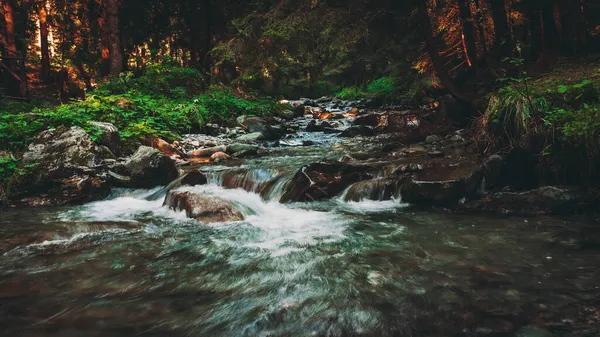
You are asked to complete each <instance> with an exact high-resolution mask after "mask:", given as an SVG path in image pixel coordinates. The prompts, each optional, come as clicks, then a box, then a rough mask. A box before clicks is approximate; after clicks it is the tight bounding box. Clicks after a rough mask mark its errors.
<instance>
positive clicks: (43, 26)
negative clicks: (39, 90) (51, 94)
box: [38, 0, 50, 83]
mask: <svg viewBox="0 0 600 337" xmlns="http://www.w3.org/2000/svg"><path fill="white" fill-rule="evenodd" d="M38 16H39V17H38V19H39V22H40V47H41V63H40V80H42V82H44V83H47V82H48V81H49V79H50V48H49V43H48V12H47V3H46V0H41V1H40V3H39V9H38Z"/></svg>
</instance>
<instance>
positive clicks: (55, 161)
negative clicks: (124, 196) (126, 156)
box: [7, 126, 114, 206]
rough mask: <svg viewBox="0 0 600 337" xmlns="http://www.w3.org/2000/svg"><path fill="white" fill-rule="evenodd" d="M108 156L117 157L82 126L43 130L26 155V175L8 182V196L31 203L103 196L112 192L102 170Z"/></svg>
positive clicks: (71, 201) (50, 203) (81, 200)
mask: <svg viewBox="0 0 600 337" xmlns="http://www.w3.org/2000/svg"><path fill="white" fill-rule="evenodd" d="M107 159H114V155H113V154H112V152H111V151H110V150H109V149H108V148H106V147H105V146H99V145H97V144H96V143H94V142H93V141H92V139H91V138H90V136H88V134H87V133H86V132H85V131H84V130H83V129H82V128H80V127H75V126H74V127H70V128H67V127H59V128H57V129H55V130H47V131H43V132H41V133H40V134H38V135H37V136H36V137H35V138H34V140H33V142H32V143H31V144H30V145H29V149H28V151H27V152H26V153H25V154H24V155H23V160H22V167H21V169H22V172H23V174H22V175H15V176H14V177H13V178H12V180H11V181H10V182H9V184H8V187H7V194H8V197H9V198H10V199H11V201H13V202H16V203H20V204H27V205H31V206H53V205H65V204H78V203H85V202H90V201H93V200H98V199H101V198H103V197H105V196H106V195H107V194H108V192H109V191H110V183H109V178H108V174H107V173H106V172H104V171H103V170H102V169H101V165H102V164H103V162H104V160H107Z"/></svg>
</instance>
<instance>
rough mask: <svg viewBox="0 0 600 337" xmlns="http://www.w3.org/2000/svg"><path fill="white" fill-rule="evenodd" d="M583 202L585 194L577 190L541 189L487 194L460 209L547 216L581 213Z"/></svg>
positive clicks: (546, 187) (584, 203)
mask: <svg viewBox="0 0 600 337" xmlns="http://www.w3.org/2000/svg"><path fill="white" fill-rule="evenodd" d="M587 202H588V198H587V195H586V194H585V193H584V192H583V191H582V190H581V189H579V188H575V187H557V186H544V187H540V188H538V189H534V190H531V191H526V192H499V193H493V194H489V195H487V196H485V197H484V198H483V199H481V200H473V201H469V202H468V203H466V204H465V205H464V208H465V209H466V210H469V211H477V212H487V213H499V214H514V215H523V216H529V215H550V214H567V213H573V212H576V211H579V210H584V209H585V208H586V206H587Z"/></svg>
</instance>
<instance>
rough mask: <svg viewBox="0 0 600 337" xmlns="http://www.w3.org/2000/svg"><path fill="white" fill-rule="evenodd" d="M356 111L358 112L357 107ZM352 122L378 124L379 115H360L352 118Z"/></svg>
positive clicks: (369, 124)
mask: <svg viewBox="0 0 600 337" xmlns="http://www.w3.org/2000/svg"><path fill="white" fill-rule="evenodd" d="M355 109H356V108H355ZM353 110H354V109H353ZM356 113H358V109H356ZM352 124H354V125H366V126H372V127H376V126H378V125H379V115H377V114H368V115H364V116H360V117H358V118H356V119H355V120H354V122H352Z"/></svg>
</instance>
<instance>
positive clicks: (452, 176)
mask: <svg viewBox="0 0 600 337" xmlns="http://www.w3.org/2000/svg"><path fill="white" fill-rule="evenodd" d="M482 182H483V172H482V170H481V169H480V167H478V166H476V165H474V164H464V165H457V166H455V167H452V168H449V167H443V168H439V169H436V170H431V171H427V172H425V173H420V174H417V175H415V176H414V177H412V178H411V179H410V180H409V181H408V182H406V183H405V184H403V186H402V190H401V195H402V201H403V202H406V203H411V204H424V205H442V206H451V205H456V204H457V203H458V202H459V201H460V200H461V199H462V198H465V197H473V196H476V195H478V194H479V193H480V192H481V189H482Z"/></svg>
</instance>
